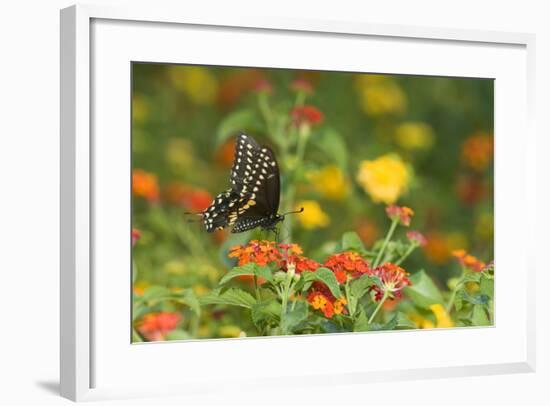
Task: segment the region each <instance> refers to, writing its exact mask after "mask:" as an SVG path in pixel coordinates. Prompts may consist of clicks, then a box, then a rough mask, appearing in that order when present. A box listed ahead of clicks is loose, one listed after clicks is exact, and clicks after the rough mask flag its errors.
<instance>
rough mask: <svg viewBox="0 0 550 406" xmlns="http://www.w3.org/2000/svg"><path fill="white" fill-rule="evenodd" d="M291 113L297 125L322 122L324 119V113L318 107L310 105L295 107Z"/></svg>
mask: <svg viewBox="0 0 550 406" xmlns="http://www.w3.org/2000/svg"><path fill="white" fill-rule="evenodd" d="M290 115H291V117H292V121H293V122H294V124H295V125H296V126H300V125H302V124H309V125H315V124H321V123H322V122H323V119H324V115H323V113H322V112H321V111H320V110H319V109H318V108H317V107H314V106H310V105H304V106H298V107H294V108H293V109H292V111H291V112H290Z"/></svg>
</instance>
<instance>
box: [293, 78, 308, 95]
mask: <svg viewBox="0 0 550 406" xmlns="http://www.w3.org/2000/svg"><path fill="white" fill-rule="evenodd" d="M290 88H291V89H292V90H294V91H295V92H302V93H305V94H311V93H313V86H312V85H311V83H310V82H309V81H308V80H306V79H303V78H297V79H294V80H293V81H292V82H291V83H290Z"/></svg>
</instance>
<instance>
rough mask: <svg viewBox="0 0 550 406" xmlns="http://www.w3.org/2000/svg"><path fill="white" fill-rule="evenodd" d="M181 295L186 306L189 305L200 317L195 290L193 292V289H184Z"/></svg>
mask: <svg viewBox="0 0 550 406" xmlns="http://www.w3.org/2000/svg"><path fill="white" fill-rule="evenodd" d="M181 296H182V298H183V301H184V303H185V304H186V305H187V306H189V307H190V308H191V310H193V312H195V314H196V315H197V316H199V317H200V315H201V304H200V303H199V299H198V298H197V296H196V295H195V292H193V289H185V290H184V291H183V293H182V295H181Z"/></svg>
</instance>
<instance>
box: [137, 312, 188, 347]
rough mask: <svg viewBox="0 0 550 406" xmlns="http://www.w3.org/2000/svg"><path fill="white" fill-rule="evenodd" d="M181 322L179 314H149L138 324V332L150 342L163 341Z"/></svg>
mask: <svg viewBox="0 0 550 406" xmlns="http://www.w3.org/2000/svg"><path fill="white" fill-rule="evenodd" d="M180 320H181V316H180V315H179V313H175V312H158V313H148V314H146V315H145V316H143V318H142V319H141V320H140V321H139V323H138V324H137V330H138V331H139V332H140V334H142V335H143V337H145V338H146V339H147V340H149V341H162V340H164V339H165V337H166V334H167V333H169V332H170V331H172V330H174V329H175V328H176V326H177V324H178V323H179V321H180Z"/></svg>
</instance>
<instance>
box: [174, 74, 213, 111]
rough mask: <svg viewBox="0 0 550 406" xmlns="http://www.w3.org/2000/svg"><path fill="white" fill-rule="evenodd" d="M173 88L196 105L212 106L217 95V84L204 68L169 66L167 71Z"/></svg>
mask: <svg viewBox="0 0 550 406" xmlns="http://www.w3.org/2000/svg"><path fill="white" fill-rule="evenodd" d="M168 74H169V77H170V80H171V81H172V83H173V85H174V87H175V88H176V89H178V90H180V91H182V92H183V93H185V94H186V95H187V96H188V97H189V98H190V99H191V100H192V101H193V102H195V103H196V104H212V103H213V102H215V101H216V98H217V95H218V82H217V80H216V78H215V77H214V76H213V75H212V74H211V73H210V72H209V71H208V69H206V68H201V67H200V66H171V67H170V70H169V71H168Z"/></svg>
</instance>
